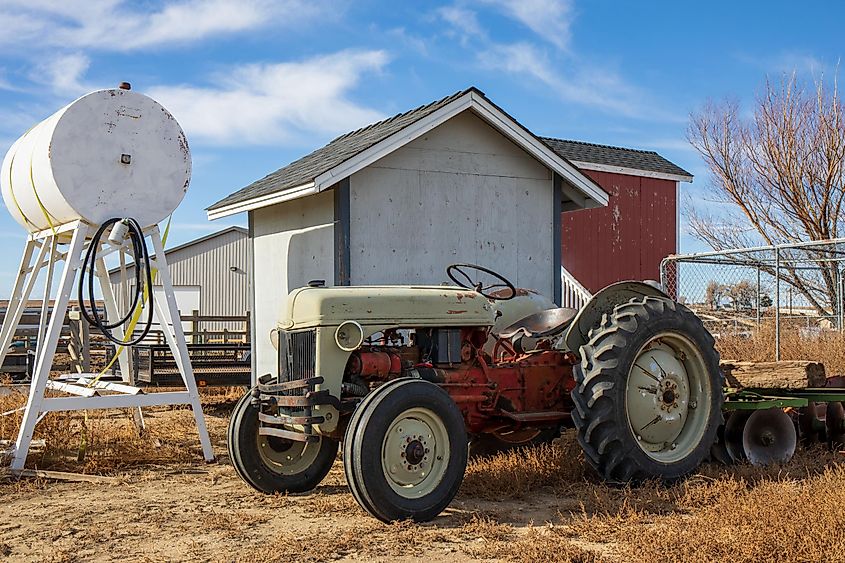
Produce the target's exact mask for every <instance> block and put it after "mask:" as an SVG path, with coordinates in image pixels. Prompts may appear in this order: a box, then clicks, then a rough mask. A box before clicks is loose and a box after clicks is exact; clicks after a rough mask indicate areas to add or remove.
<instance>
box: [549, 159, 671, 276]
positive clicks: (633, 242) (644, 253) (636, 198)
mask: <svg viewBox="0 0 845 563" xmlns="http://www.w3.org/2000/svg"><path fill="white" fill-rule="evenodd" d="M582 172H584V174H586V175H587V176H589V177H591V178H592V179H593V180H595V181H596V182H597V183H598V184H599V185H600V186H601V187H602V188H604V190H605V191H606V192H607V193H608V194H609V195H610V198H609V202H608V204H607V207H602V208H598V209H586V210H581V211H567V212H564V213H563V214H562V216H561V228H562V231H563V232H562V233H561V235H562V236H561V262H562V263H563V266H564V267H565V268H566V269H567V270H568V271H569V272H570V273H571V274H572V275H573V276H575V279H577V280H578V281H579V282H581V284H582V285H584V287H586V288H587V289H588V290H590V291H591V292H596V291H598V290H599V289H601V288H603V287H604V286H606V285H608V284H611V283H613V282H617V281H622V280H644V279H652V280H660V262H661V260H663V258H665V257H666V256H668V255H669V254H674V253H676V252H677V244H678V240H677V228H678V225H677V221H678V216H677V211H676V203H677V201H676V198H677V193H676V183H675V182H674V181H672V180H659V179H656V178H643V177H640V176H628V175H626V174H614V173H611V172H596V171H593V170H582Z"/></svg>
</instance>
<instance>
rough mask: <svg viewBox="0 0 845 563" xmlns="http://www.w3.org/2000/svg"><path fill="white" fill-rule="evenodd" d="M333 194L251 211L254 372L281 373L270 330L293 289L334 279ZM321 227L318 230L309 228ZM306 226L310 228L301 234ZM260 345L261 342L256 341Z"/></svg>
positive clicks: (330, 283) (328, 282) (259, 373)
mask: <svg viewBox="0 0 845 563" xmlns="http://www.w3.org/2000/svg"><path fill="white" fill-rule="evenodd" d="M333 222H334V195H333V193H332V191H326V192H323V193H321V194H317V195H315V196H311V197H307V198H302V199H296V200H292V201H288V202H285V203H280V204H277V205H272V206H270V207H264V208H261V209H256V210H254V211H253V212H252V213H251V228H252V237H253V239H252V241H253V279H252V283H253V291H254V298H255V314H254V315H253V319H254V322H255V329H254V334H255V338H254V339H253V346H252V350H253V354H254V355H255V370H254V372H253V375H255V374H258V375H261V374H264V373H268V372H269V373H276V355H275V349H274V348H273V347H272V346H271V345H270V340H269V339H270V331H271V330H272V329H273V328H275V327H276V323H277V322H278V320H279V319H280V318H281V317H282V316H283V315H284V314H285V311H284V310H283V309H284V307H285V305H286V303H287V296H288V293H289V292H290V291H291V290H292V289H295V288H297V287H301V286H303V285H305V284H306V283H308V281H310V280H314V279H322V280H326V283H327V284H329V285H332V280H334V258H333V250H334V236H335V235H334V229H333ZM312 227H317V228H315V229H313V230H307V229H309V228H312ZM303 230H305V232H302V231H303ZM256 343H257V344H256Z"/></svg>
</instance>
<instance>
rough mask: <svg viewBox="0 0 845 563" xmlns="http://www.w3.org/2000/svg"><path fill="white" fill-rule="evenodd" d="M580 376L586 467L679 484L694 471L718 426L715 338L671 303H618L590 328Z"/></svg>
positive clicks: (578, 407) (612, 475) (578, 403)
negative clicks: (679, 480)
mask: <svg viewBox="0 0 845 563" xmlns="http://www.w3.org/2000/svg"><path fill="white" fill-rule="evenodd" d="M589 336H590V339H589V342H588V343H587V344H585V345H584V346H582V347H581V364H580V366H576V368H575V370H574V374H575V381H576V387H575V389H573V391H572V399H573V401H574V403H575V409H574V411H573V413H572V418H573V421H574V423H575V426H576V428H577V431H578V441H579V443H580V444H581V447H582V448H583V450H584V453H585V457H586V459H587V461H588V462H589V463H590V465H592V466H593V467H594V468H595V469H596V470H597V471H598V472H599V473H600V474H601V475H602V476H603V477H604V479H606V480H607V481H610V482H614V483H627V482H641V481H645V480H648V479H660V480H663V481H672V480H675V479H678V478H680V477H683V476H684V475H687V474H688V473H690V472H692V471H694V470H695V469H696V468H697V467H698V466H699V464H701V462H702V461H704V460H705V459H706V458H707V456H708V455H709V452H710V447H711V446H712V445H713V443H714V441H715V439H716V432H717V430H718V428H719V425H720V424H721V420H722V414H721V408H722V402H723V395H722V377H721V374H720V372H719V354H718V352H716V349H715V348H714V341H713V337H712V336H711V335H710V333H709V332H707V329H705V328H704V325H703V324H702V323H701V320H699V318H698V317H696V316H695V314H694V313H693V312H692V311H690V310H689V309H687V308H686V307H684V306H683V305H680V304H678V303H675V302H674V301H672V300H671V299H668V298H662V297H651V296H649V297H644V298H637V299H632V300H631V301H629V302H627V303H623V304H621V305H617V306H616V308H614V310H613V312H612V313H610V314H607V315H605V316H604V318H603V319H602V322H601V324H600V325H599V326H597V327H595V328H593V329H592V330H591V331H590V335H589Z"/></svg>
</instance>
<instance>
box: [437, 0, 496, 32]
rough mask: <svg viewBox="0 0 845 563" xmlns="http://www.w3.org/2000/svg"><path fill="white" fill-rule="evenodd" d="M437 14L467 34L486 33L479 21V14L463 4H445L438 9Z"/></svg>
mask: <svg viewBox="0 0 845 563" xmlns="http://www.w3.org/2000/svg"><path fill="white" fill-rule="evenodd" d="M437 15H439V16H440V17H441V18H443V20H444V21H446V22H447V23H448V24H450V25H452V26H453V27H454V28H456V29H457V30H459V31H460V32H462V33H463V34H465V35H466V36H473V35H474V36H484V35H485V33H484V30H483V29H482V28H481V25H480V24H479V23H478V16H477V15H476V13H475V12H473V11H472V10H468V9H466V8H463V7H461V6H444V7H442V8H440V9H438V10H437Z"/></svg>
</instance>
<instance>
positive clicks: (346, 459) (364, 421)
mask: <svg viewBox="0 0 845 563" xmlns="http://www.w3.org/2000/svg"><path fill="white" fill-rule="evenodd" d="M466 463H467V437H466V428H465V426H464V420H463V416H462V415H461V411H460V410H459V409H458V407H457V405H456V404H455V402H454V401H453V400H452V399H451V397H449V394H448V393H446V392H445V391H444V390H443V389H441V388H440V387H438V386H437V385H434V384H433V383H429V382H427V381H423V380H420V379H414V378H400V379H396V380H393V381H390V382H388V383H386V384H384V385H382V386H381V387H379V388H378V389H376V390H375V391H373V392H372V393H370V394H369V395H367V397H366V398H365V399H364V400H363V401H362V402H361V404H360V405H358V408H357V409H356V410H355V412H354V413H353V415H352V418H351V419H350V421H349V426H348V427H347V429H346V435H345V437H344V441H343V467H344V471H345V473H346V481H347V483H348V484H349V488H350V490H351V491H352V495H353V496H354V497H355V500H357V501H358V504H360V505H361V507H362V508H363V509H364V510H366V511H367V512H369V513H370V514H371V515H372V516H374V517H376V518H378V519H379V520H381V521H382V522H393V521H396V520H408V519H410V520H414V521H416V522H426V521H428V520H431V519H433V518H435V517H436V516H437V515H438V514H440V513H441V512H442V511H443V510H444V509H445V508H446V507H447V506H448V505H449V503H450V502H452V499H453V498H454V497H455V494H457V492H458V489H459V488H460V486H461V482H462V481H463V476H464V470H465V469H466Z"/></svg>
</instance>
